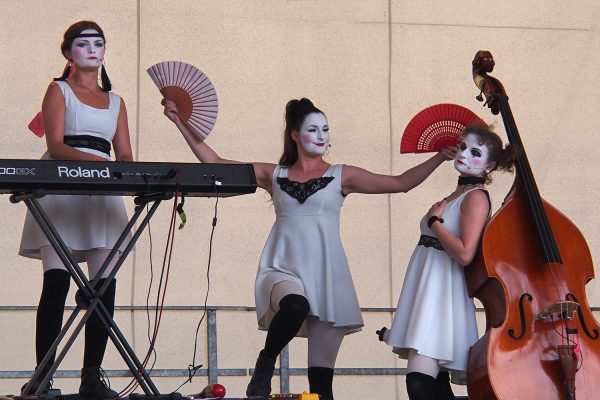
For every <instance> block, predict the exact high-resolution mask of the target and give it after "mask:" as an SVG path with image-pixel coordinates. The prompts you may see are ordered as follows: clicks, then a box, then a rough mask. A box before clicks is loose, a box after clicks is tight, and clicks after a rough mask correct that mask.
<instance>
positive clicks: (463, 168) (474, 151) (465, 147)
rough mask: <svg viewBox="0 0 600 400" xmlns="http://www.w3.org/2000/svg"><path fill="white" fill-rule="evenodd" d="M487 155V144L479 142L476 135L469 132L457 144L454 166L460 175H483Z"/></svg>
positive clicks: (486, 164)
mask: <svg viewBox="0 0 600 400" xmlns="http://www.w3.org/2000/svg"><path fill="white" fill-rule="evenodd" d="M488 157H489V149H488V147H487V145H485V144H480V142H479V138H478V137H477V135H475V134H472V133H470V134H467V135H466V136H465V137H464V138H463V140H462V141H461V142H460V143H459V144H458V153H456V157H455V158H454V168H456V170H457V171H458V172H460V173H461V175H469V176H479V175H483V174H485V172H486V168H487V166H488Z"/></svg>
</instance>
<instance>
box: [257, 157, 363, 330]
mask: <svg viewBox="0 0 600 400" xmlns="http://www.w3.org/2000/svg"><path fill="white" fill-rule="evenodd" d="M287 176H288V169H287V168H286V167H281V166H277V167H276V168H275V171H274V173H273V204H274V206H275V215H276V219H275V223H274V224H273V227H272V228H271V233H270V234H269V237H268V239H267V242H266V244H265V247H264V249H263V252H262V256H261V259H260V264H259V267H258V273H257V276H256V286H255V296H256V313H257V318H258V325H259V328H260V329H262V330H267V329H268V328H269V324H270V323H271V319H272V318H273V315H274V311H273V309H272V308H271V306H270V297H271V290H272V289H273V286H274V285H275V284H277V283H278V282H282V281H291V282H293V283H295V284H297V285H299V286H300V287H302V288H303V289H304V293H305V295H306V298H307V299H308V302H309V303H310V315H312V316H315V317H318V318H319V320H320V321H328V322H331V324H332V326H334V327H342V328H345V329H346V333H347V334H348V333H353V332H357V331H359V330H360V329H361V327H362V326H363V325H364V324H363V320H362V316H361V313H360V306H359V304H358V298H357V296H356V290H355V288H354V283H353V282H352V277H351V276H350V269H349V267H348V260H347V258H346V253H345V252H344V248H343V246H342V240H341V237H340V210H341V207H342V205H343V202H344V195H343V193H342V165H332V166H330V167H329V169H328V170H327V171H326V172H325V174H324V175H323V177H322V178H320V180H321V182H319V179H317V180H311V181H309V183H311V182H312V183H313V184H314V185H317V184H319V183H322V179H323V178H324V177H331V178H333V179H332V180H330V181H329V182H328V184H327V186H325V187H323V188H321V189H319V190H318V191H316V192H314V193H313V194H312V195H310V196H308V197H307V198H305V200H304V202H303V203H301V202H300V201H298V200H297V199H296V198H294V197H292V196H291V195H290V194H288V192H286V191H284V190H282V188H281V187H280V185H279V183H278V182H277V178H284V179H287ZM331 178H327V179H331ZM292 184H293V182H292ZM288 189H289V186H288ZM292 190H293V189H292ZM305 325H306V324H304V326H303V327H302V328H301V329H300V332H299V333H298V336H304V337H305V336H306V326H305Z"/></svg>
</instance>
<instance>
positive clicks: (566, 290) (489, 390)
mask: <svg viewBox="0 0 600 400" xmlns="http://www.w3.org/2000/svg"><path fill="white" fill-rule="evenodd" d="M493 67H494V59H493V57H492V55H491V54H490V53H489V52H487V51H479V52H478V53H477V54H476V56H475V59H474V60H473V79H474V81H475V84H476V85H477V87H478V88H479V90H480V91H481V93H480V95H479V96H478V99H479V100H481V101H483V100H484V96H485V105H487V106H488V107H489V108H490V109H491V111H492V113H493V114H498V113H500V114H501V116H502V121H503V124H504V127H505V130H506V134H507V136H508V140H509V142H510V143H513V144H515V145H516V146H517V147H518V148H519V149H520V155H519V157H518V159H517V161H516V164H515V166H516V176H515V181H514V183H513V186H512V187H511V189H510V191H509V193H508V195H507V196H506V198H505V200H504V203H503V205H502V206H501V208H500V209H499V210H498V211H497V212H496V213H495V214H494V215H493V216H492V218H491V219H490V221H489V223H488V224H487V226H486V228H485V230H484V233H483V236H482V239H481V243H480V245H479V249H478V252H477V255H476V256H475V259H474V261H473V263H472V264H471V265H470V266H468V267H467V268H465V279H466V282H467V288H468V290H469V294H470V295H471V296H473V297H475V298H477V299H479V300H480V301H481V303H482V304H483V306H484V308H485V316H486V331H485V334H484V335H483V336H482V337H481V339H479V341H478V342H477V343H475V344H474V345H473V346H472V347H471V349H470V352H469V362H468V367H467V391H468V393H469V400H490V399H500V400H513V399H524V400H535V399H540V400H555V399H560V400H563V399H566V400H575V399H578V400H592V399H599V398H600V337H599V336H600V327H599V326H598V322H597V321H596V320H595V319H594V316H593V315H592V312H591V310H590V307H589V305H588V302H587V298H586V293H585V285H586V284H587V283H588V282H589V281H590V280H591V279H593V278H594V268H593V263H592V257H591V254H590V250H589V248H588V245H587V243H586V241H585V239H584V237H583V235H582V234H581V232H580V231H579V229H577V227H576V226H575V225H574V224H573V222H571V221H570V220H569V219H568V218H567V217H566V216H565V215H564V214H562V213H561V212H560V211H559V210H558V209H556V208H555V207H553V206H552V205H550V204H549V203H548V202H547V201H545V200H544V199H543V198H542V197H541V195H540V192H539V190H538V187H537V185H536V182H535V179H534V175H533V171H532V169H531V166H530V164H529V161H528V160H527V154H526V152H525V148H524V146H523V143H522V141H521V138H520V136H519V132H518V129H517V125H516V123H515V120H514V118H513V116H512V112H511V109H510V106H509V104H508V96H507V95H506V91H505V90H504V87H503V86H502V84H501V83H500V81H499V80H498V79H496V78H494V77H492V76H490V75H488V74H489V73H490V72H492V70H493Z"/></svg>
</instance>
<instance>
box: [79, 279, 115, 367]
mask: <svg viewBox="0 0 600 400" xmlns="http://www.w3.org/2000/svg"><path fill="white" fill-rule="evenodd" d="M105 281H106V279H104V278H102V279H100V280H99V281H98V283H97V284H96V288H97V289H100V287H102V285H104V282H105ZM116 286H117V282H116V280H115V279H113V280H111V282H110V285H109V286H108V288H107V289H106V291H105V292H104V294H103V295H102V297H101V299H102V303H104V307H105V308H106V310H107V311H108V312H109V314H110V315H111V317H112V316H113V315H114V311H115V292H116ZM107 342H108V331H107V330H106V327H105V326H104V324H103V323H102V321H101V320H100V317H98V315H97V314H96V312H94V313H92V315H90V317H89V318H88V320H87V322H86V324H85V347H84V351H83V367H84V368H88V367H99V366H100V365H101V364H102V360H103V359H104V352H105V351H106V343H107Z"/></svg>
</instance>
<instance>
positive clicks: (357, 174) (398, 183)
mask: <svg viewBox="0 0 600 400" xmlns="http://www.w3.org/2000/svg"><path fill="white" fill-rule="evenodd" d="M455 153H456V150H455V149H454V148H450V147H446V148H444V149H443V150H441V151H440V152H439V153H437V154H436V155H434V156H433V157H431V158H430V159H429V160H427V161H425V162H423V163H421V164H419V165H417V166H415V167H413V168H411V169H409V170H407V171H405V172H404V173H402V174H401V175H381V174H375V173H372V172H369V171H367V170H364V169H362V168H358V167H352V166H344V171H343V174H342V190H343V191H344V193H346V194H350V193H371V194H375V193H399V192H408V191H409V190H411V189H413V188H415V187H417V186H418V185H419V184H420V183H421V182H423V181H424V180H425V179H427V177H428V176H429V175H431V173H432V172H433V171H434V170H435V169H436V168H437V167H438V166H440V164H442V163H443V162H444V161H446V160H451V159H453V158H454V154H455Z"/></svg>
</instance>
